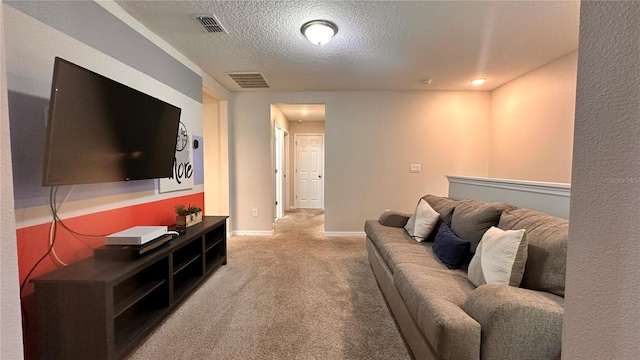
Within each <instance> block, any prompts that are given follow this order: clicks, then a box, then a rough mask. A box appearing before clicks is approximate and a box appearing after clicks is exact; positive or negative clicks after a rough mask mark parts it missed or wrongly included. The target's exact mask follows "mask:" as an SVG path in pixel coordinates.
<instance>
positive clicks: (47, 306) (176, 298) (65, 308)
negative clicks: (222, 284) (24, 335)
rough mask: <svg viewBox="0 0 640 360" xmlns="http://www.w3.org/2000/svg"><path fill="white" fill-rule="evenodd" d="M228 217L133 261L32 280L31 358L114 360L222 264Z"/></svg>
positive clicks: (87, 264)
mask: <svg viewBox="0 0 640 360" xmlns="http://www.w3.org/2000/svg"><path fill="white" fill-rule="evenodd" d="M226 219H227V216H206V217H204V219H203V221H202V223H199V224H197V225H194V226H191V227H189V228H187V230H186V233H184V234H183V235H181V236H179V237H176V238H174V239H173V240H171V241H170V242H169V243H168V244H166V245H163V246H161V247H159V248H157V249H156V250H154V251H151V252H150V253H148V254H145V255H144V256H142V257H141V258H140V259H137V260H133V261H104V260H97V259H94V258H89V259H85V260H82V261H79V262H77V263H74V264H72V265H69V266H68V267H65V268H62V269H58V270H55V271H52V272H50V273H47V274H44V275H42V276H39V277H37V278H34V279H33V280H31V281H32V282H33V283H34V285H35V302H36V314H37V318H36V327H37V338H38V340H37V341H38V342H37V358H39V359H121V358H123V357H125V355H127V354H128V353H129V352H130V351H131V350H133V349H134V348H135V347H136V346H137V345H138V344H139V343H140V342H141V341H142V340H143V339H144V338H145V336H147V335H148V334H149V333H150V332H151V331H152V330H153V329H154V328H155V327H156V326H157V325H158V324H160V322H161V321H162V320H163V319H164V318H166V317H167V316H168V315H169V314H170V313H171V312H172V311H173V310H175V309H176V308H177V307H178V306H179V305H180V304H181V303H182V302H183V301H184V300H185V299H186V298H187V296H188V295H189V294H191V293H192V292H193V291H194V290H196V289H197V288H198V286H199V285H201V284H202V282H203V281H204V280H205V279H206V278H207V277H208V276H209V275H211V274H213V273H214V272H215V271H216V270H217V269H218V268H219V267H220V266H222V265H225V264H226V263H227V229H226Z"/></svg>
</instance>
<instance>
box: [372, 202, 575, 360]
mask: <svg viewBox="0 0 640 360" xmlns="http://www.w3.org/2000/svg"><path fill="white" fill-rule="evenodd" d="M423 199H425V200H426V201H427V202H428V203H429V205H431V207H432V208H433V209H434V210H436V211H437V212H438V213H439V214H440V221H442V222H444V223H446V224H448V225H449V226H450V227H451V230H453V231H454V232H455V233H456V234H457V235H458V236H460V237H461V238H464V239H467V240H469V241H471V243H472V244H474V245H477V243H478V242H479V241H480V239H481V238H482V234H483V233H484V231H486V230H487V229H489V228H490V227H491V226H497V227H498V228H500V229H503V230H516V229H525V231H526V236H527V240H528V257H527V261H526V265H525V271H524V275H523V279H522V282H521V285H520V287H512V286H508V285H497V284H486V285H481V286H480V287H477V288H476V287H475V286H474V285H473V284H472V283H471V282H470V281H469V280H468V279H467V272H466V269H464V268H462V269H455V270H452V269H448V268H447V267H446V266H445V265H443V264H442V262H440V260H439V259H438V257H437V256H436V255H435V254H434V252H433V250H432V242H430V241H429V240H430V239H429V238H428V239H427V241H425V242H417V241H415V240H414V239H413V238H411V237H410V236H409V235H408V233H407V232H406V231H405V229H404V228H403V227H404V225H405V224H406V222H407V220H408V219H409V216H410V215H408V214H401V213H397V212H385V213H384V214H382V215H381V216H380V218H379V219H378V220H368V221H366V222H365V232H366V235H367V240H366V246H367V251H368V256H369V261H370V263H371V267H372V269H373V273H374V275H375V277H376V279H377V281H378V284H379V287H380V289H381V291H382V293H383V295H384V297H385V299H386V301H387V303H388V305H389V308H390V309H391V311H392V313H393V315H394V317H395V319H396V323H397V325H398V327H399V329H400V331H401V333H402V335H403V337H404V339H405V341H406V343H407V345H408V346H409V348H410V350H411V352H412V353H413V355H414V357H415V358H416V359H450V360H465V359H536V360H539V359H559V358H560V353H561V341H562V317H563V313H564V282H565V262H566V247H567V238H568V226H569V224H568V220H566V219H561V218H557V217H553V216H550V215H547V214H543V213H540V212H536V211H533V210H528V209H519V208H516V207H515V206H512V205H509V204H507V203H487V202H482V201H478V200H462V201H455V200H451V199H448V198H444V197H438V196H433V195H426V196H424V197H423ZM431 240H432V239H431ZM472 249H475V246H472Z"/></svg>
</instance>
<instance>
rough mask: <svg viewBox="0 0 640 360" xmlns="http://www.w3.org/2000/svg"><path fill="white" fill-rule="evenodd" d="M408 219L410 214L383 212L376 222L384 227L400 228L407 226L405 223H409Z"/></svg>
mask: <svg viewBox="0 0 640 360" xmlns="http://www.w3.org/2000/svg"><path fill="white" fill-rule="evenodd" d="M410 217H411V215H410V214H405V213H401V212H397V211H385V212H383V213H382V215H380V218H379V219H378V222H379V223H380V224H381V225H384V226H391V227H397V228H401V227H404V226H405V225H407V221H409V218H410Z"/></svg>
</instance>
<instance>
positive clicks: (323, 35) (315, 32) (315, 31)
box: [300, 20, 338, 46]
mask: <svg viewBox="0 0 640 360" xmlns="http://www.w3.org/2000/svg"><path fill="white" fill-rule="evenodd" d="M300 32H302V34H303V35H304V36H305V37H306V38H307V39H309V41H311V42H312V43H314V44H316V45H318V46H320V45H324V44H326V43H328V42H329V40H331V38H332V37H333V35H335V34H336V33H337V32H338V27H337V26H336V24H334V23H332V22H331V21H327V20H311V21H308V22H306V23H304V24H303V25H302V27H301V28H300Z"/></svg>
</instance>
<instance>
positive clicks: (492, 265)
mask: <svg viewBox="0 0 640 360" xmlns="http://www.w3.org/2000/svg"><path fill="white" fill-rule="evenodd" d="M527 246H528V241H527V236H526V234H525V230H524V229H521V230H502V229H498V228H497V227H495V226H492V227H491V228H490V229H489V230H487V232H485V233H484V235H483V236H482V240H480V243H479V244H478V248H477V249H476V253H475V255H474V256H473V259H471V262H470V263H469V269H468V273H467V276H468V277H469V281H471V282H472V283H473V284H474V285H475V286H480V285H483V284H503V285H511V286H516V287H517V286H520V282H521V281H522V275H523V274H524V267H525V265H526V263H527V255H528V253H527Z"/></svg>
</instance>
